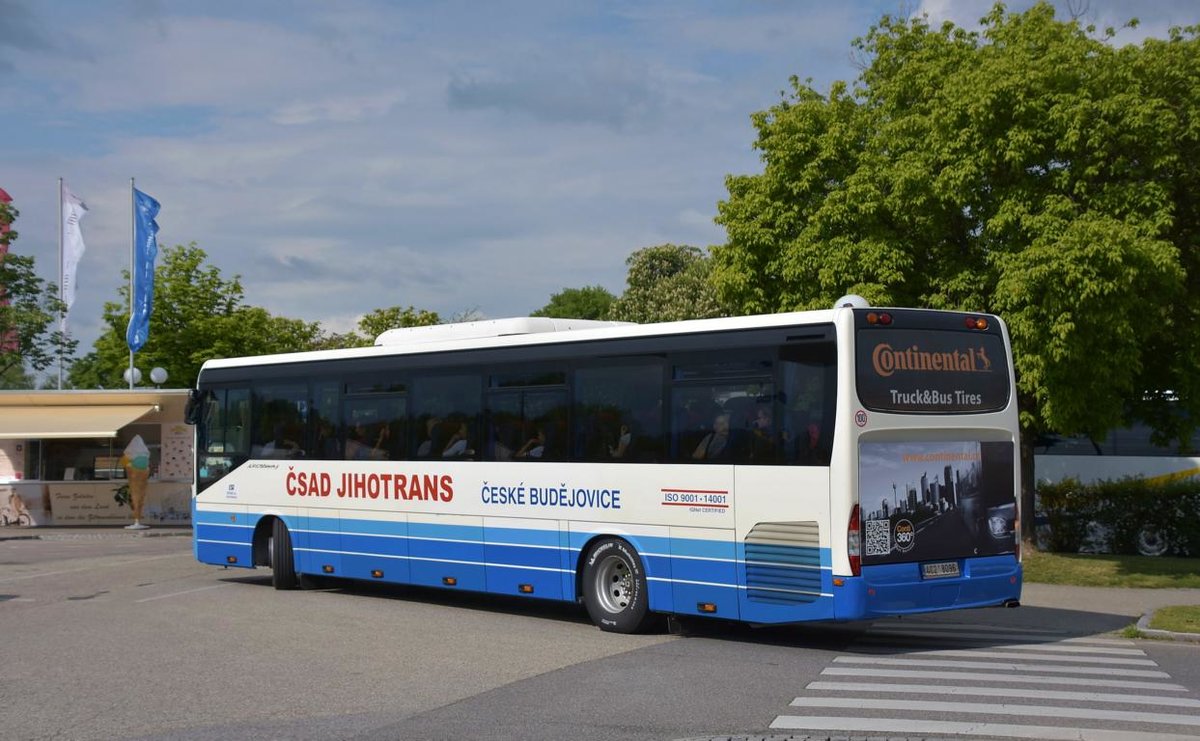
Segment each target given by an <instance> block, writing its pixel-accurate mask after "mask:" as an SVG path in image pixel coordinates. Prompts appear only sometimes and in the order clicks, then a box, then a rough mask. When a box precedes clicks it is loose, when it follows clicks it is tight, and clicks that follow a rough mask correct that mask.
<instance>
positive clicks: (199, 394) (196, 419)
mask: <svg viewBox="0 0 1200 741" xmlns="http://www.w3.org/2000/svg"><path fill="white" fill-rule="evenodd" d="M212 398H213V393H212V392H211V391H201V390H199V389H192V391H191V393H190V394H188V400H187V406H185V407H184V408H183V421H184V422H186V423H188V424H189V425H198V424H200V423H201V422H203V421H204V419H205V418H206V417H207V416H208V414H207V412H208V402H209V401H210V400H211V399H212Z"/></svg>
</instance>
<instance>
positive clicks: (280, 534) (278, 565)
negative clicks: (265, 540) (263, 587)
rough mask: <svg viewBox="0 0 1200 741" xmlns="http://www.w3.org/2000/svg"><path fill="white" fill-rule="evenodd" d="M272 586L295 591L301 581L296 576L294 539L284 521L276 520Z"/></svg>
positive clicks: (271, 546) (273, 540)
mask: <svg viewBox="0 0 1200 741" xmlns="http://www.w3.org/2000/svg"><path fill="white" fill-rule="evenodd" d="M269 550H270V552H271V585H272V586H274V587H275V588H276V589H295V588H296V587H297V586H298V585H299V584H300V580H299V578H297V576H296V559H295V556H294V554H293V553H292V538H291V536H290V535H288V529H287V525H285V524H283V520H275V523H274V525H273V526H272V528H271V543H270V549H269Z"/></svg>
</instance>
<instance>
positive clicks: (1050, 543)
mask: <svg viewBox="0 0 1200 741" xmlns="http://www.w3.org/2000/svg"><path fill="white" fill-rule="evenodd" d="M1037 501H1038V513H1037V515H1038V520H1039V523H1040V524H1041V525H1042V527H1041V528H1040V534H1041V535H1042V537H1041V538H1040V541H1041V545H1042V546H1043V547H1044V548H1047V549H1048V550H1052V551H1058V552H1065V553H1074V552H1078V551H1081V550H1085V551H1093V552H1104V553H1123V554H1136V553H1141V554H1142V555H1160V554H1161V553H1168V552H1169V553H1174V554H1177V555H1181V556H1186V555H1193V554H1200V483H1198V482H1197V481H1195V480H1192V479H1182V480H1178V481H1167V482H1162V483H1160V482H1157V481H1148V480H1146V479H1143V478H1134V477H1129V478H1123V479H1118V480H1116V481H1101V482H1098V483H1094V484H1081V483H1080V482H1079V481H1077V480H1075V479H1064V480H1063V481H1059V482H1057V483H1053V484H1046V483H1043V484H1041V485H1039V486H1038V490H1037Z"/></svg>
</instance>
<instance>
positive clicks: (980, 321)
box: [967, 316, 988, 329]
mask: <svg viewBox="0 0 1200 741" xmlns="http://www.w3.org/2000/svg"><path fill="white" fill-rule="evenodd" d="M987 328H988V320H987V319H985V318H983V317H981V316H969V317H967V329H987Z"/></svg>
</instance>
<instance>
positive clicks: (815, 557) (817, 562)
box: [746, 522, 821, 605]
mask: <svg viewBox="0 0 1200 741" xmlns="http://www.w3.org/2000/svg"><path fill="white" fill-rule="evenodd" d="M746 596H747V597H748V598H749V599H751V600H754V601H755V602H769V603H772V604H780V605H796V604H805V603H808V602H813V601H815V600H816V599H817V598H818V597H820V596H821V533H820V528H819V526H818V525H817V523H816V522H760V523H758V524H757V525H755V526H754V528H753V529H751V530H750V533H749V534H748V535H747V536H746Z"/></svg>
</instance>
